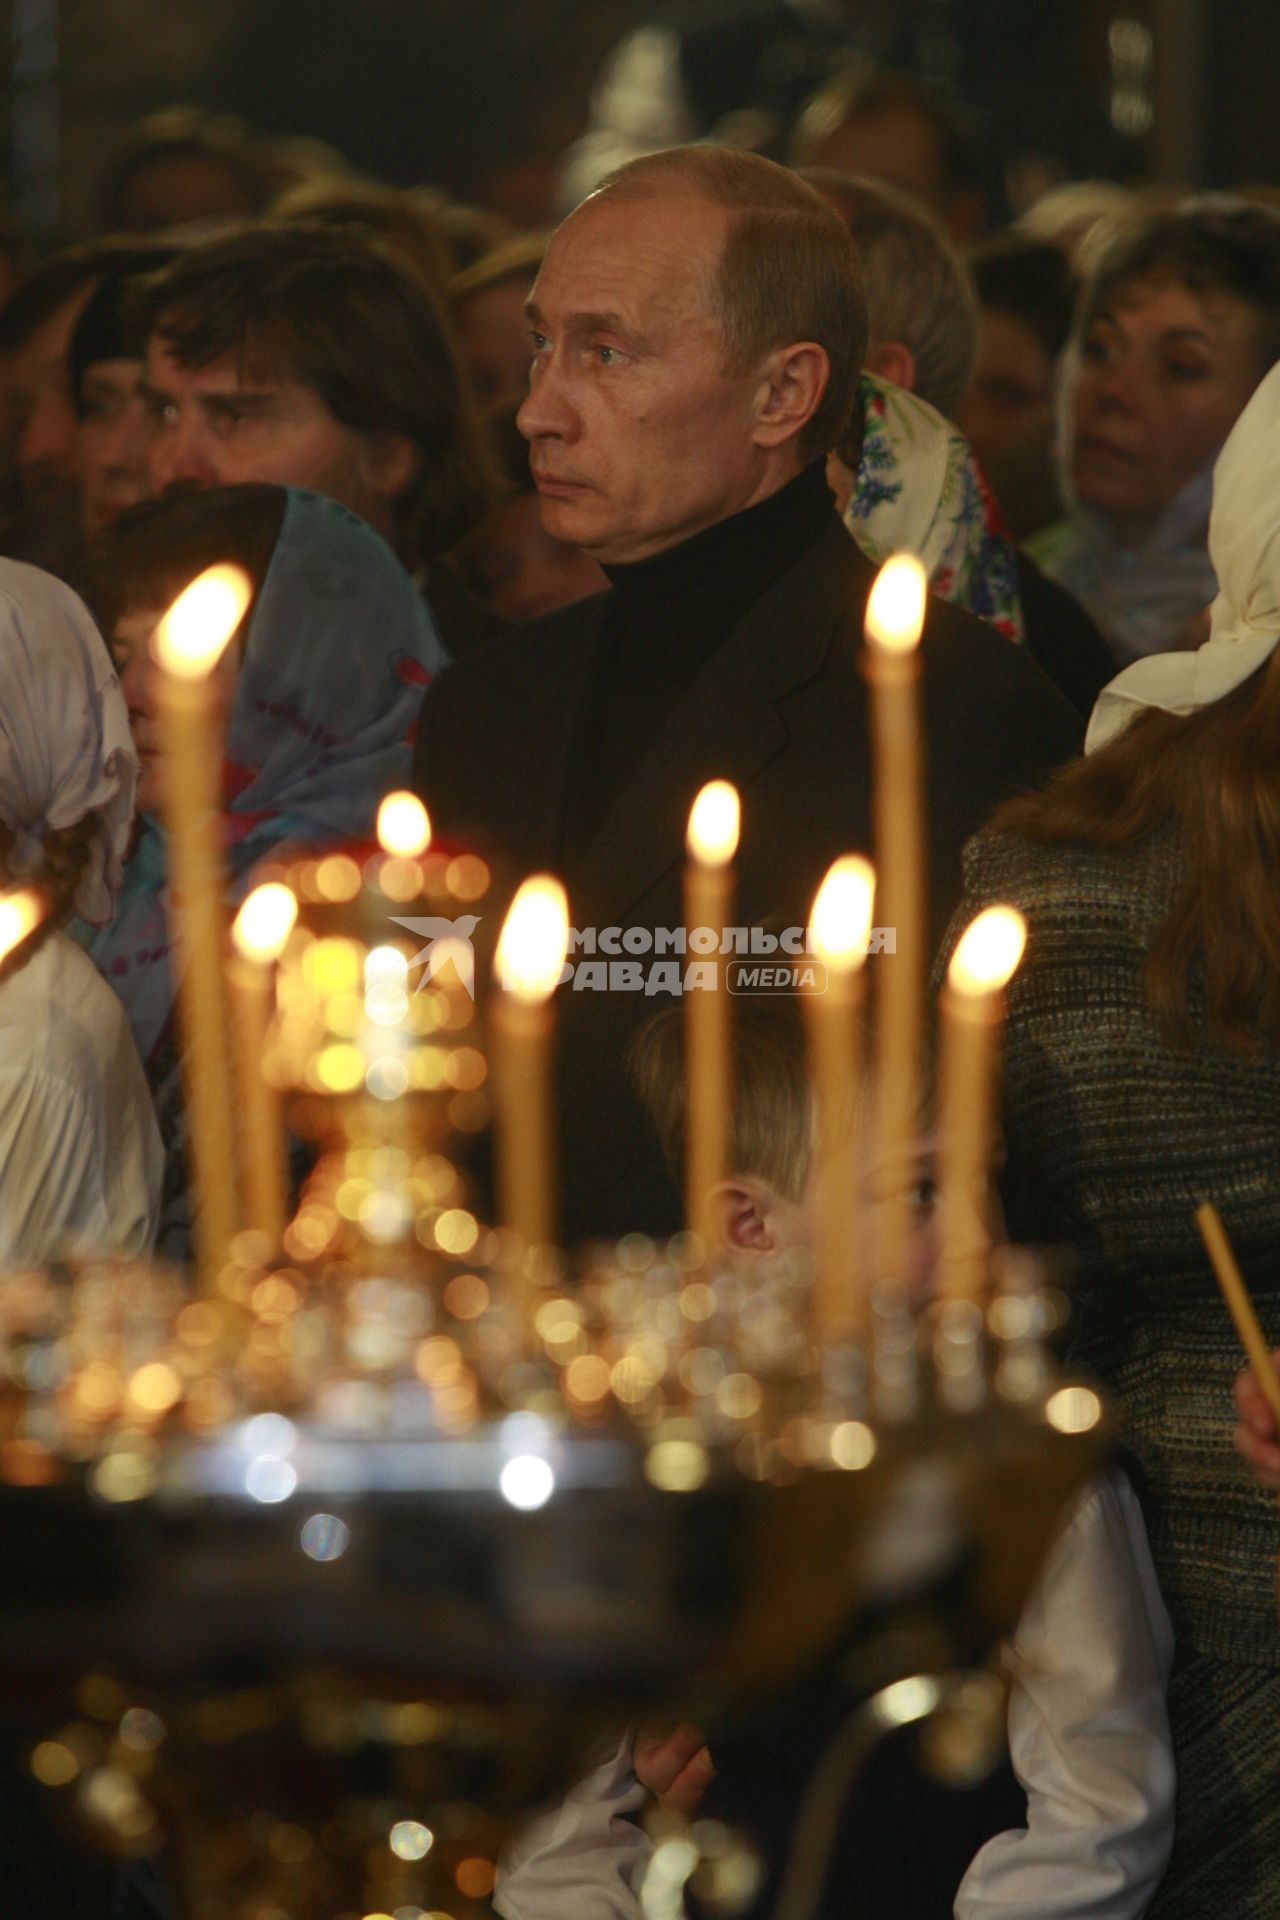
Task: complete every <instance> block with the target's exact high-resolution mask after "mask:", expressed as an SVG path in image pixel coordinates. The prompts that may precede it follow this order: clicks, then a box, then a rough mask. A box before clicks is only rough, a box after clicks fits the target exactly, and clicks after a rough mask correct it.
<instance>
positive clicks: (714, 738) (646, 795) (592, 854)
mask: <svg viewBox="0 0 1280 1920" xmlns="http://www.w3.org/2000/svg"><path fill="white" fill-rule="evenodd" d="M863 570H866V563H865V562H864V561H862V559H861V556H860V555H859V553H858V551H857V549H856V548H855V547H854V544H853V542H852V540H851V539H850V538H849V535H848V534H847V533H846V531H845V529H844V527H843V526H842V525H841V523H840V522H839V520H837V519H836V518H835V516H834V514H833V515H832V520H831V525H830V527H829V529H828V530H827V531H826V532H825V533H824V534H822V535H821V537H820V538H819V539H818V540H817V541H816V542H815V543H814V545H813V546H812V547H810V548H809V549H808V550H807V551H806V552H805V553H804V554H802V555H801V557H800V559H799V560H798V561H796V562H795V563H794V564H793V565H792V566H791V567H789V568H788V569H787V570H786V572H785V573H783V574H782V575H780V576H779V578H778V579H777V580H775V581H774V583H773V585H772V586H771V587H770V588H769V590H768V592H767V593H765V594H764V595H763V596H762V598H761V599H760V600H759V601H757V603H756V605H755V606H754V607H752V608H751V610H750V612H749V613H748V614H747V616H746V618H745V619H744V620H743V621H742V622H741V623H740V624H739V626H738V627H737V628H736V629H735V630H734V631H733V632H732V633H731V634H730V635H729V636H728V638H727V639H726V640H725V641H724V643H723V645H721V646H720V647H719V648H717V650H716V652H715V653H714V654H713V656H712V657H711V659H710V660H709V661H708V662H707V664H706V666H705V668H704V669H703V671H702V672H701V673H700V674H699V676H698V678H697V679H696V680H695V681H694V683H693V685H692V687H691V688H690V689H689V691H688V693H687V694H686V695H685V697H684V699H683V700H681V701H680V702H679V704H678V705H677V707H676V709H675V711H674V712H673V713H672V714H671V715H670V717H669V718H668V720H667V722H666V724H665V725H664V726H663V728H662V729H661V731H660V732H659V734H658V735H657V737H656V738H655V739H654V741H653V742H652V743H651V745H650V747H649V749H648V750H647V752H646V753H645V754H644V756H643V758H642V759H641V761H640V764H639V765H638V767H637V768H636V770H635V773H634V775H633V777H632V778H631V780H630V781H629V782H628V783H627V785H626V787H625V788H624V789H623V791H622V792H621V793H620V794H618V795H617V796H616V798H615V801H614V804H613V806H612V807H611V808H610V809H609V811H608V813H607V814H606V815H605V817H604V819H603V820H602V822H601V825H600V829H599V831H598V833H597V834H596V835H595V837H594V839H593V840H592V841H591V843H590V845H589V847H588V849H587V852H586V855H585V857H584V859H583V861H582V864H581V867H580V870H579V872H578V874H577V876H576V877H575V881H574V894H575V912H576V914H577V915H578V916H579V917H578V921H577V924H578V925H596V926H601V925H611V924H626V923H627V916H628V915H629V914H630V913H631V912H632V911H633V910H634V909H635V908H636V907H637V906H638V905H639V903H640V902H641V901H642V900H643V899H644V898H645V896H646V895H647V894H648V893H650V892H651V891H652V889H653V888H654V887H655V886H656V885H657V884H658V883H659V882H660V881H661V880H662V879H663V878H664V877H665V876H666V875H667V874H668V873H669V872H670V870H671V869H672V867H674V866H676V865H677V864H678V863H679V861H680V859H681V857H682V853H683V848H684V835H685V827H686V823H687V820H688V813H689V808H690V805H691V804H692V801H693V798H694V795H695V794H696V793H697V791H698V789H699V787H701V786H702V785H703V783H704V782H705V781H707V780H713V779H725V780H732V781H733V783H734V785H735V786H736V787H738V789H739V791H742V792H745V791H746V790H747V789H748V788H749V786H750V784H751V782H752V780H753V779H755V778H757V777H758V776H759V775H760V773H761V772H762V771H763V770H764V769H765V768H766V767H767V766H768V765H769V763H770V762H771V761H772V760H773V759H774V758H775V757H776V755H777V754H779V753H780V752H781V751H782V750H783V748H784V747H785V746H786V744H787V742H788V740H789V739H790V737H791V736H790V731H789V728H788V725H787V713H786V707H787V702H788V700H789V699H790V698H791V696H793V695H794V694H796V693H797V692H799V691H800V690H801V689H803V688H804V687H806V686H808V685H809V684H810V683H811V682H812V681H813V680H815V679H816V678H817V676H818V675H819V674H820V673H821V671H822V668H823V665H824V662H825V661H826V659H827V656H828V653H829V652H830V649H831V647H832V645H833V644H835V643H836V641H837V639H838V636H839V632H840V629H841V627H842V626H844V625H845V624H846V623H847V619H848V611H849V608H850V607H851V606H852V605H853V604H855V603H856V601H857V594H856V587H857V584H858V582H859V580H860V578H861V571H863ZM868 577H869V571H868ZM854 644H855V641H854V637H853V636H852V635H850V639H849V645H850V648H851V649H852V647H853V646H854ZM593 657H594V656H593Z"/></svg>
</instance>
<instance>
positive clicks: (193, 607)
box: [151, 567, 251, 1291]
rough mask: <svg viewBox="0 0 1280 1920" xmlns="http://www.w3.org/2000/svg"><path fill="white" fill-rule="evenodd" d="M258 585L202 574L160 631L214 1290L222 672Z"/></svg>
mask: <svg viewBox="0 0 1280 1920" xmlns="http://www.w3.org/2000/svg"><path fill="white" fill-rule="evenodd" d="M250 595H251V589H250V586H249V582H248V579H247V578H246V577H245V575H244V574H243V573H242V572H241V571H240V569H239V568H238V567H210V568H209V569H208V570H207V571H206V572H204V573H202V574H201V575H200V576H199V578H198V579H196V580H193V581H192V583H191V585H190V586H189V587H188V588H187V589H186V590H185V592H183V593H181V594H179V596H178V598H177V599H176V600H175V601H174V603H173V605H172V606H171V607H170V609H169V611H168V613H167V614H166V615H165V616H164V618H163V620H161V622H160V624H159V626H158V627H157V628H156V631H155V633H154V634H153V635H152V640H151V650H152V655H153V658H154V659H155V662H156V665H157V667H158V668H159V669H160V672H159V684H158V686H157V699H156V708H157V723H158V726H159V729H160V734H161V742H162V773H163V782H164V785H163V791H164V802H165V804H164V814H165V826H166V828H167V830H168V837H169V870H170V882H171V888H172V895H171V909H170V911H171V914H172V921H173V935H174V949H175V954H176V956H177V961H178V965H179V966H180V968H181V976H180V979H179V982H178V1016H179V1021H180V1025H181V1031H182V1038H183V1071H184V1078H185V1082H186V1094H187V1125H188V1141H187V1151H188V1163H189V1166H190V1170H191V1178H192V1183H193V1185H194V1186H195V1188H196V1190H197V1193H198V1196H199V1203H200V1204H199V1212H198V1216H197V1219H196V1223H195V1224H196V1246H197V1261H198V1266H199V1270H200V1279H201V1284H202V1286H203V1288H204V1289H205V1290H206V1291H209V1290H211V1289H212V1287H213V1286H214V1284H215V1283H216V1280H217V1276H218V1274H219V1272H220V1271H221V1269H222V1266H223V1263H224V1261H225V1260H226V1256H227V1251H228V1248H229V1247H230V1244H231V1240H232V1237H233V1235H234V1234H235V1231H236V1226H237V1216H236V1184H235V1152H234V1139H233V1128H232V1115H231V1088H230V1084H229V1081H228V1077H227V1018H226V1005H225V1002H224V999H223V986H222V955H223V949H224V942H225V934H226V908H225V904H224V895H225V877H224V874H223V868H222V858H221V851H220V847H219V840H218V829H219V813H220V805H221V792H220V787H221V772H222V750H221V748H222V743H221V739H220V737H219V728H218V726H217V712H216V700H215V696H214V686H213V675H214V671H215V669H216V667H217V665H218V662H219V660H220V659H221V657H222V654H223V652H224V651H225V649H226V646H227V643H228V642H229V640H230V639H231V636H232V634H233V633H234V632H235V630H236V628H237V627H238V626H239V624H240V622H241V620H242V619H243V618H244V614H245V609H246V608H247V606H248V604H249V599H250Z"/></svg>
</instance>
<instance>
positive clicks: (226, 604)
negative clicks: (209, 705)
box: [151, 566, 253, 680]
mask: <svg viewBox="0 0 1280 1920" xmlns="http://www.w3.org/2000/svg"><path fill="white" fill-rule="evenodd" d="M252 597H253V588H252V587H251V586H250V584H249V578H248V575H247V574H246V573H245V572H244V571H243V570H242V569H241V568H240V567H232V566H217V567H207V568H206V569H205V571H204V572H203V573H201V574H198V575H197V577H196V578H195V579H194V580H193V581H192V582H191V585H190V586H189V587H185V588H184V589H183V591H182V592H181V593H180V594H179V595H178V597H177V599H176V600H175V601H174V603H173V605H172V606H171V607H170V609H169V611H168V613H166V614H165V616H164V618H163V620H161V622H160V624H159V626H158V627H157V628H156V630H155V633H154V634H153V635H152V638H151V650H152V653H153V654H154V655H155V658H156V661H157V662H158V664H159V665H160V666H162V667H163V668H164V670H165V672H166V673H171V674H173V675H174V676H175V677H176V678H177V679H179V680H203V679H204V678H205V676H206V675H207V674H210V673H212V671H213V669H214V667H215V666H216V665H217V663H218V659H219V657H220V656H221V654H222V652H223V650H224V648H225V647H226V644H227V642H228V641H229V640H230V638H231V636H232V634H233V633H234V632H235V630H236V628H237V627H238V626H239V625H240V622H241V621H242V620H243V619H244V614H245V608H246V607H247V606H248V604H249V601H250V600H251V598H252Z"/></svg>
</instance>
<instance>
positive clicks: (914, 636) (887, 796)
mask: <svg viewBox="0 0 1280 1920" xmlns="http://www.w3.org/2000/svg"><path fill="white" fill-rule="evenodd" d="M925 598H926V589H925V575H924V569H923V567H921V565H920V563H919V561H918V560H916V559H914V558H913V557H912V556H911V555H910V554H905V553H902V554H897V555H896V556H895V557H894V558H893V559H892V560H889V561H887V562H886V563H885V565H884V566H883V567H881V569H880V571H879V573H878V574H877V575H876V581H875V585H874V586H873V587H872V589H871V595H870V598H869V599H868V601H867V620H866V637H867V645H866V649H865V653H864V671H865V673H866V676H867V681H868V683H869V686H870V689H871V727H872V739H873V743H874V750H875V786H874V792H873V800H872V822H873V828H874V834H873V838H874V851H875V866H876V888H877V899H876V908H877V918H878V920H879V923H880V925H881V926H882V927H885V928H891V929H892V930H893V935H894V947H893V951H892V952H891V953H889V952H885V953H882V954H881V956H880V962H879V965H878V967H877V969H876V1044H875V1093H876V1116H877V1129H878V1135H879V1139H878V1150H877V1154H876V1159H877V1162H878V1164H879V1165H880V1166H881V1168H882V1170H883V1173H884V1177H885V1179H886V1180H887V1181H889V1182H890V1183H891V1192H892V1194H893V1195H894V1197H893V1198H891V1199H890V1200H889V1201H888V1203H887V1204H886V1205H885V1206H884V1207H882V1208H881V1209H880V1217H881V1232H880V1235H879V1239H878V1245H877V1248H876V1267H877V1278H878V1279H880V1280H887V1281H890V1282H894V1283H899V1284H900V1283H901V1282H902V1280H903V1278H904V1275H905V1271H906V1260H907V1243H908V1236H909V1233H910V1199H909V1192H908V1179H907V1175H908V1170H909V1168H910V1166H911V1164H912V1155H913V1148H914V1141H915V1135H916V1130H917V1126H918V1123H919V1106H920V1024H921V1017H922V1002H923V997H924V981H925V954H924V941H925V931H924V879H923V864H924V833H923V823H922V768H921V755H920V715H919V680H920V655H919V648H920V635H921V633H922V632H923V630H924V613H925Z"/></svg>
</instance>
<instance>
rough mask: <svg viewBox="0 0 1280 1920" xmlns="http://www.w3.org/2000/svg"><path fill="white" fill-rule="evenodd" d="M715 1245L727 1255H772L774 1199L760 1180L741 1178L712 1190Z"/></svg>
mask: <svg viewBox="0 0 1280 1920" xmlns="http://www.w3.org/2000/svg"><path fill="white" fill-rule="evenodd" d="M710 1201H711V1218H712V1220H713V1221H714V1222H715V1235H716V1241H717V1244H718V1245H719V1246H721V1247H723V1248H725V1249H726V1250H727V1251H728V1252H730V1253H772V1252H774V1250H775V1249H776V1247H777V1245H778V1239H777V1221H776V1218H775V1208H776V1201H777V1195H776V1194H775V1193H774V1191H773V1188H772V1187H770V1186H769V1185H768V1184H767V1183H766V1182H765V1181H763V1180H754V1179H752V1177H751V1175H750V1174H745V1173H744V1174H740V1175H739V1176H738V1177H737V1178H736V1179H733V1180H721V1181H719V1182H718V1183H717V1185H715V1186H714V1187H713V1188H712V1189H711V1194H710Z"/></svg>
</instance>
